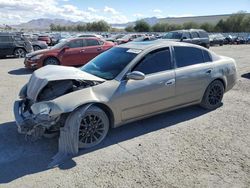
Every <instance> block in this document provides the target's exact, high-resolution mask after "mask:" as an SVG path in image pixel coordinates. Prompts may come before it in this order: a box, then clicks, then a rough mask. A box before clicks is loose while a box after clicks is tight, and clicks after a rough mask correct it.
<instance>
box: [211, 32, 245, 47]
mask: <svg viewBox="0 0 250 188" xmlns="http://www.w3.org/2000/svg"><path fill="white" fill-rule="evenodd" d="M209 40H210V46H214V45H220V46H222V45H226V44H248V43H250V36H249V37H248V38H244V37H242V36H232V35H227V36H224V35H223V34H221V33H217V34H211V35H209Z"/></svg>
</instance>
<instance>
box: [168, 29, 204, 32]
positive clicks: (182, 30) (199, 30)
mask: <svg viewBox="0 0 250 188" xmlns="http://www.w3.org/2000/svg"><path fill="white" fill-rule="evenodd" d="M191 31H196V32H201V31H203V32H206V31H205V30H203V29H181V30H175V31H170V32H191Z"/></svg>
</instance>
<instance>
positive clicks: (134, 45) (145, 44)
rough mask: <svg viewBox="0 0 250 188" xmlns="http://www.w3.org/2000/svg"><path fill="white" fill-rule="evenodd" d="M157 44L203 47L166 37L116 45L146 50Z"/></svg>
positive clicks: (163, 45) (162, 45) (159, 45)
mask: <svg viewBox="0 0 250 188" xmlns="http://www.w3.org/2000/svg"><path fill="white" fill-rule="evenodd" d="M157 46H158V47H170V46H187V47H188V46H189V47H195V48H201V49H205V48H204V47H201V46H198V45H195V44H190V43H185V42H174V41H169V40H167V39H158V40H153V41H143V42H128V43H125V44H120V45H119V46H117V47H122V48H130V49H138V50H147V49H150V48H155V47H157Z"/></svg>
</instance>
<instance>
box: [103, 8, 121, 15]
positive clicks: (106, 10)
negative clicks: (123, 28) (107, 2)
mask: <svg viewBox="0 0 250 188" xmlns="http://www.w3.org/2000/svg"><path fill="white" fill-rule="evenodd" d="M103 11H104V12H106V13H111V14H119V12H118V11H116V10H115V9H113V8H111V7H108V6H105V7H104V10H103Z"/></svg>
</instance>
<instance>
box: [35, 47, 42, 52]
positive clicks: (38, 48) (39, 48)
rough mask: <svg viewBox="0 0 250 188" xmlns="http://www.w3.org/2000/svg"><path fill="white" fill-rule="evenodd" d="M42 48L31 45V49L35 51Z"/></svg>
mask: <svg viewBox="0 0 250 188" xmlns="http://www.w3.org/2000/svg"><path fill="white" fill-rule="evenodd" d="M41 49H42V48H41V47H40V46H33V50H34V51H37V50H41Z"/></svg>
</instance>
